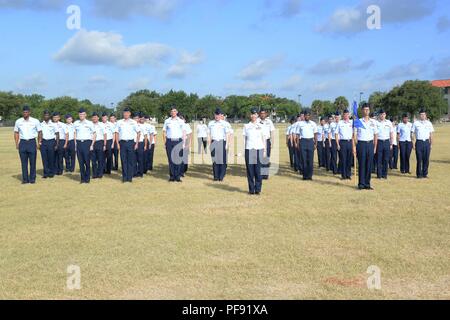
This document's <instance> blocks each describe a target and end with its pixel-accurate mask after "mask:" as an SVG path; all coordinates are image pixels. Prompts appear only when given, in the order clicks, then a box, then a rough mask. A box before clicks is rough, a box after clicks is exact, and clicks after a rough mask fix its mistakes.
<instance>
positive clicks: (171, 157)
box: [166, 139, 183, 181]
mask: <svg viewBox="0 0 450 320" xmlns="http://www.w3.org/2000/svg"><path fill="white" fill-rule="evenodd" d="M166 153H167V159H168V161H169V176H170V180H171V181H178V180H180V179H181V174H182V171H181V170H182V168H181V166H182V164H183V157H182V153H183V140H182V139H176V140H170V139H167V141H166Z"/></svg>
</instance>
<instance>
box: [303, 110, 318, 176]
mask: <svg viewBox="0 0 450 320" xmlns="http://www.w3.org/2000/svg"><path fill="white" fill-rule="evenodd" d="M304 115H305V120H304V121H301V122H300V123H299V124H298V135H299V140H300V150H301V153H302V161H303V166H302V167H303V180H312V179H313V172H314V150H316V148H317V124H316V123H315V122H314V121H311V119H310V118H311V113H310V112H309V111H305V112H304Z"/></svg>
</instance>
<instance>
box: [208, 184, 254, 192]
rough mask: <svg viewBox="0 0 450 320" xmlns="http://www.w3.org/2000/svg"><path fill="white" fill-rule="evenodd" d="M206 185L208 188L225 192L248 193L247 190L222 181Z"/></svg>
mask: <svg viewBox="0 0 450 320" xmlns="http://www.w3.org/2000/svg"><path fill="white" fill-rule="evenodd" d="M206 185H207V186H208V187H210V188H214V189H218V190H222V191H227V192H232V193H245V194H247V193H248V192H247V191H244V190H242V189H240V188H237V187H232V186H229V185H226V184H223V183H207V184H206Z"/></svg>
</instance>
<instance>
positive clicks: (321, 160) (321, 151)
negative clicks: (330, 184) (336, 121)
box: [317, 117, 325, 168]
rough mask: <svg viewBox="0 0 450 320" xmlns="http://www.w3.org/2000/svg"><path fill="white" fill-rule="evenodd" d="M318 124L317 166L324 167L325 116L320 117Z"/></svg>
mask: <svg viewBox="0 0 450 320" xmlns="http://www.w3.org/2000/svg"><path fill="white" fill-rule="evenodd" d="M319 121H320V124H319V126H317V158H318V161H319V168H325V134H324V132H325V130H324V125H325V118H324V117H321V118H320V120H319Z"/></svg>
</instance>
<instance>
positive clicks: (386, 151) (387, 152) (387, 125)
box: [377, 110, 395, 179]
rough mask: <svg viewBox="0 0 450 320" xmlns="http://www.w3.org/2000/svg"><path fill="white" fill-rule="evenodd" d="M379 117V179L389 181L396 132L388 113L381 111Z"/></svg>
mask: <svg viewBox="0 0 450 320" xmlns="http://www.w3.org/2000/svg"><path fill="white" fill-rule="evenodd" d="M378 117H379V120H378V121H377V125H378V144H377V178H378V179H387V176H388V172H389V170H388V169H389V159H390V156H391V151H392V149H393V143H394V132H395V131H394V126H393V125H392V122H391V121H390V120H388V119H386V112H385V111H384V110H380V112H379V113H378Z"/></svg>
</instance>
